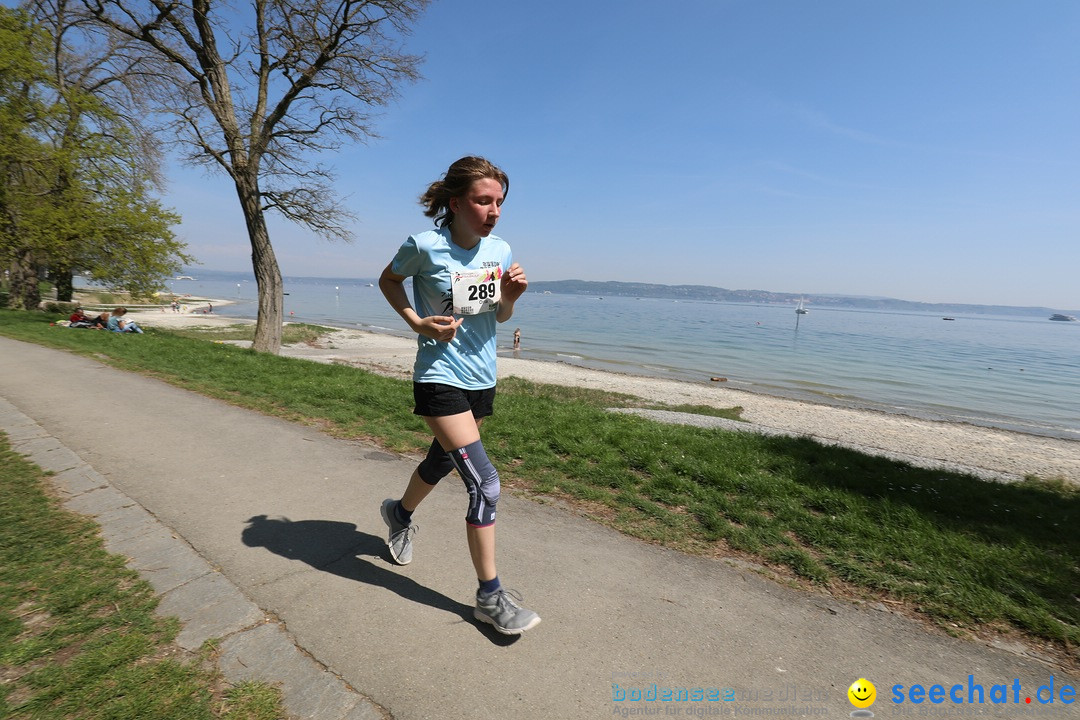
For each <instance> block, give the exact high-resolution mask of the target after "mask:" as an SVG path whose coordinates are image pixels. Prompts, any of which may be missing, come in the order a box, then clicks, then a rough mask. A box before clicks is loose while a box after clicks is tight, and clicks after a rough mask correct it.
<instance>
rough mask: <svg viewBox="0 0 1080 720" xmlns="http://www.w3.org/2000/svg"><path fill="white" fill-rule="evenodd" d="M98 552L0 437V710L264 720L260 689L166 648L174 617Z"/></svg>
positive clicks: (267, 704)
mask: <svg viewBox="0 0 1080 720" xmlns="http://www.w3.org/2000/svg"><path fill="white" fill-rule="evenodd" d="M156 605H157V600H156V599H155V597H154V593H153V590H152V589H151V588H150V586H149V585H148V584H147V583H146V582H145V581H143V580H141V579H140V578H139V576H138V574H137V573H135V572H134V571H132V570H129V569H127V568H126V567H125V565H124V560H123V558H121V557H118V556H116V555H111V554H109V553H108V552H106V551H105V549H104V548H103V547H102V543H101V540H100V538H99V537H98V535H97V526H96V525H95V524H94V523H93V522H92V521H90V520H88V519H86V518H82V517H80V516H78V515H75V514H73V513H69V512H66V511H64V510H62V509H60V508H59V507H58V505H57V503H56V501H55V500H54V499H52V498H51V497H50V496H49V494H48V493H47V492H46V482H45V474H44V473H43V472H42V471H41V469H40V468H38V467H37V466H36V465H33V464H31V463H29V462H27V461H26V460H24V459H23V458H22V457H21V456H19V455H17V454H16V453H14V452H12V451H11V447H10V445H9V444H8V441H7V437H6V436H5V435H3V434H2V433H0V717H4V718H12V719H13V720H14V719H22V718H26V719H30V718H33V719H34V720H52V719H54V718H55V719H56V720H61V719H63V718H73V717H78V718H81V719H83V720H106V719H118V718H125V719H126V718H138V719H139V720H188V719H190V720H202V719H203V718H206V719H213V718H224V719H227V720H271V719H273V718H280V717H283V716H284V713H283V712H282V710H281V707H280V694H279V693H278V691H277V690H275V689H273V688H270V687H268V686H266V685H254V686H252V685H238V686H236V687H233V688H229V689H227V690H225V689H223V683H222V680H221V678H220V677H219V676H218V675H217V673H216V672H215V671H214V670H213V669H212V668H211V665H210V664H209V663H208V659H209V658H210V656H211V655H212V648H208V649H207V650H206V651H205V652H204V653H201V654H195V655H189V654H185V653H184V652H183V651H182V650H181V649H180V648H178V647H176V646H175V645H173V644H172V640H173V639H174V638H175V635H176V632H177V630H178V623H177V621H176V620H175V619H171V618H170V619H165V618H161V617H158V616H156V615H155V614H154V608H155V606H156Z"/></svg>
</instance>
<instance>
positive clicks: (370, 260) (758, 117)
mask: <svg viewBox="0 0 1080 720" xmlns="http://www.w3.org/2000/svg"><path fill="white" fill-rule="evenodd" d="M1078 47H1080V3H1077V2H1075V0H1039V1H1038V2H1027V1H1023V0H1015V1H1014V0H1008V1H1006V0H970V1H969V0H933V1H928V0H903V1H894V0H874V1H869V0H843V1H841V0H817V1H815V2H804V1H802V0H787V1H779V0H730V1H727V2H724V1H721V0H684V1H683V2H679V3H658V2H656V0H649V1H647V2H646V1H643V0H604V1H590V0H544V1H543V2H536V1H535V0H528V1H525V0H522V1H520V2H506V1H505V0H501V1H488V0H441V1H437V2H435V3H433V4H432V6H431V7H430V8H429V10H428V11H427V13H426V14H425V15H424V17H423V18H422V20H421V21H420V22H419V24H418V25H417V26H416V28H415V32H414V33H413V35H412V36H411V37H410V38H409V40H408V44H407V48H408V49H409V50H410V51H412V52H421V53H425V54H426V60H425V62H424V65H423V67H422V73H423V74H424V76H425V77H424V79H423V80H422V81H421V82H419V83H417V84H415V85H411V86H407V87H404V88H402V97H401V98H400V100H399V101H398V102H396V103H395V104H394V105H393V106H392V107H390V108H388V109H387V110H386V111H385V112H384V113H383V114H382V115H381V117H380V118H379V119H378V121H377V125H376V128H377V130H378V132H379V133H380V134H381V136H382V137H381V138H380V139H375V140H372V141H371V142H370V143H369V144H367V145H361V146H355V147H348V148H344V149H343V150H342V151H340V152H338V153H337V154H336V155H335V156H332V157H326V158H324V160H325V161H327V162H329V163H330V164H331V165H333V166H334V167H335V168H336V171H337V173H338V182H337V188H338V189H339V190H340V191H341V193H342V194H343V195H345V196H347V198H348V200H347V204H348V205H349V207H350V208H351V209H352V210H353V211H354V212H355V213H356V215H357V216H358V218H359V221H358V222H357V223H356V225H355V226H354V228H353V229H354V231H355V233H356V240H355V241H354V242H353V243H350V244H342V243H330V242H327V241H324V240H321V239H319V238H316V237H314V236H312V235H310V234H309V233H307V232H305V231H304V230H302V229H300V228H298V227H295V226H292V225H289V224H287V223H285V222H283V221H280V220H278V221H274V222H272V225H271V232H272V235H271V238H272V242H273V244H274V247H275V249H276V251H277V254H278V259H279V262H280V265H281V268H282V272H283V274H285V275H311V276H327V277H372V276H375V275H377V274H378V272H379V271H380V270H381V269H382V268H383V266H385V264H386V263H387V261H388V260H389V258H390V257H391V256H392V255H393V253H394V251H395V249H396V248H397V246H398V245H399V244H400V243H401V241H402V240H404V238H405V237H406V236H407V235H409V234H410V233H413V232H417V231H419V230H423V229H426V228H428V227H430V221H429V220H428V219H427V218H424V217H423V216H422V215H421V212H420V208H419V206H418V205H417V204H416V198H417V196H418V195H419V194H420V192H421V191H422V190H423V189H424V188H425V187H426V186H427V184H428V183H429V182H430V181H432V180H434V179H436V178H437V177H438V176H439V175H440V174H441V173H442V172H443V171H444V170H445V168H446V166H447V165H448V164H449V163H450V162H452V161H453V160H454V159H456V158H458V157H460V156H462V155H466V154H480V155H484V156H486V157H488V158H489V159H491V160H493V161H495V162H496V163H498V164H499V165H501V166H502V167H503V168H504V169H505V170H506V171H507V172H508V173H509V175H510V178H511V190H510V194H509V196H508V198H507V201H506V204H505V206H504V213H503V218H502V220H501V222H500V226H499V228H498V229H497V230H496V233H497V234H499V235H500V236H502V237H503V238H505V239H506V240H508V241H509V242H510V243H511V245H512V246H513V248H514V252H515V259H517V260H518V261H519V262H521V263H522V265H523V266H524V267H525V268H526V270H527V272H528V274H529V277H530V278H531V279H533V280H560V279H569V278H579V279H588V280H624V281H640V282H656V283H665V284H679V283H693V284H705V285H717V286H721V287H727V288H732V289H763V290H775V291H780V292H792V293H806V294H815V293H840V294H856V295H884V296H890V297H896V298H902V299H908V300H921V301H927V302H963V303H981V304H1009V305H1044V306H1049V307H1054V308H1059V309H1077V308H1080V279H1078V274H1080V52H1078V51H1077V48H1078ZM170 177H171V183H170V185H169V187H168V190H167V193H166V197H165V199H166V203H167V204H169V205H171V206H172V207H174V208H176V209H177V210H178V211H179V212H181V213H182V215H183V217H184V221H183V224H182V226H181V227H180V228H179V234H180V236H181V237H182V238H184V239H185V240H186V241H187V243H188V244H189V249H190V250H191V251H192V252H193V254H194V255H196V257H198V258H199V260H200V261H201V263H202V265H203V267H206V268H209V269H216V270H246V269H248V268H250V249H249V245H248V242H247V238H246V235H245V233H244V226H243V222H242V219H241V216H240V211H239V207H238V205H237V202H236V199H235V195H234V193H233V190H232V188H231V185H230V183H229V182H228V180H227V179H225V178H224V177H222V176H206V175H204V174H203V173H202V171H199V170H193V169H187V168H182V167H180V166H179V165H176V166H173V167H171V168H170Z"/></svg>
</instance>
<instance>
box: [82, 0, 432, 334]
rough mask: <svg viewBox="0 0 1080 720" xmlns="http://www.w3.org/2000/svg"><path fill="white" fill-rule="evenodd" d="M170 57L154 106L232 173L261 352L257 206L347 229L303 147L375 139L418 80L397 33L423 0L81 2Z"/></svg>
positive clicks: (268, 283)
mask: <svg viewBox="0 0 1080 720" xmlns="http://www.w3.org/2000/svg"><path fill="white" fill-rule="evenodd" d="M81 1H82V3H83V5H84V6H85V7H86V9H87V11H88V12H89V13H90V14H91V15H92V16H93V17H94V18H95V20H96V21H97V22H99V23H101V24H102V25H103V26H104V27H107V28H110V29H111V30H112V31H114V32H118V33H120V34H122V35H123V36H126V37H127V38H130V39H132V40H135V41H137V45H138V46H139V47H141V48H142V49H143V50H145V51H148V52H152V53H154V54H155V55H156V56H157V57H160V58H162V59H164V60H165V61H166V62H167V65H168V68H169V71H167V72H161V73H160V74H159V75H158V76H157V77H156V82H157V85H156V86H157V88H158V90H157V95H156V97H155V99H156V102H157V105H158V107H159V108H160V109H163V110H167V111H168V112H169V113H171V117H172V123H171V124H172V126H173V129H175V130H176V131H177V132H178V136H179V137H180V138H181V139H182V140H183V141H184V142H186V143H187V146H186V147H187V148H188V149H189V151H190V152H189V153H188V156H187V157H188V159H189V160H191V161H193V162H196V163H203V164H208V165H210V166H212V167H217V168H220V169H221V170H223V171H224V172H225V173H227V174H228V176H229V177H230V178H231V179H232V181H233V184H234V185H235V187H236V194H237V197H238V198H239V200H240V207H241V210H242V212H243V214H244V220H245V223H246V224H247V231H248V238H249V240H250V242H251V259H252V267H253V269H254V271H255V278H256V280H257V281H258V288H259V313H258V322H257V324H256V328H255V344H254V347H255V349H257V350H262V351H266V352H272V353H276V352H278V350H279V349H280V347H281V325H282V320H283V317H282V308H283V304H282V283H281V271H280V269H279V267H278V264H277V258H276V257H275V255H274V249H273V247H272V245H271V243H270V236H269V233H268V231H267V227H266V219H265V213H266V211H267V210H276V211H278V212H280V213H281V214H282V215H284V216H285V217H286V218H288V219H290V220H292V221H294V222H297V223H300V224H302V225H304V226H307V227H308V228H310V229H311V230H313V231H314V232H315V233H317V234H319V235H321V236H324V237H327V238H332V239H333V238H338V239H348V238H349V237H350V233H349V231H348V228H347V223H348V220H349V219H350V218H351V215H350V214H349V212H348V210H347V209H346V208H345V207H344V206H343V205H342V204H341V201H340V198H339V196H338V195H337V194H336V193H335V192H334V191H333V189H332V187H331V180H332V175H331V173H330V171H329V170H328V169H327V168H326V167H325V166H323V165H321V164H319V163H317V162H313V161H309V160H308V158H309V157H311V156H313V155H317V154H318V153H319V152H321V151H325V150H331V149H335V148H337V147H340V145H341V144H342V143H343V142H345V141H361V142H362V141H364V140H366V139H368V138H370V137H372V136H374V130H373V126H372V124H371V123H372V119H373V112H375V109H376V108H379V107H382V106H385V105H386V104H387V103H388V102H389V101H390V100H392V99H393V98H394V97H396V94H397V88H398V86H399V85H401V84H402V83H403V82H410V81H413V80H415V79H416V78H417V77H418V72H417V67H418V66H419V63H420V58H419V57H418V56H416V55H410V54H407V53H405V52H404V51H403V49H402V45H401V40H402V38H403V37H404V36H405V35H407V34H408V32H409V30H410V28H411V25H412V23H413V22H414V21H415V20H416V19H417V18H418V17H419V15H420V13H421V12H422V11H423V10H424V8H425V7H426V6H427V4H428V0H249V3H250V4H249V5H244V6H241V5H238V4H229V3H223V2H216V3H215V2H214V1H213V0H184V1H181V0H81Z"/></svg>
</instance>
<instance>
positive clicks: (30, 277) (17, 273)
mask: <svg viewBox="0 0 1080 720" xmlns="http://www.w3.org/2000/svg"><path fill="white" fill-rule="evenodd" d="M37 270H38V269H37V264H36V263H35V262H34V254H33V253H32V252H31V251H29V250H26V249H23V250H19V251H17V252H16V253H15V258H14V259H13V260H12V261H11V269H10V271H11V293H10V295H9V302H10V304H11V307H12V308H14V309H16V310H37V309H38V306H39V305H40V304H41V289H40V288H39V287H38V274H37Z"/></svg>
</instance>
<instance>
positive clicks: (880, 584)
mask: <svg viewBox="0 0 1080 720" xmlns="http://www.w3.org/2000/svg"><path fill="white" fill-rule="evenodd" d="M0 333H3V334H6V335H9V336H11V337H16V338H20V339H25V340H30V341H33V342H38V343H42V344H47V345H51V346H54V347H63V348H67V349H70V350H73V351H75V352H81V353H87V354H91V355H93V356H95V357H98V358H100V359H102V360H104V361H107V362H110V363H112V364H114V365H116V366H118V367H121V368H125V369H129V370H134V371H139V372H144V373H149V374H153V375H156V376H158V377H160V378H162V379H165V380H167V381H169V382H172V383H175V384H178V385H181V386H183V387H187V388H190V389H193V390H196V391H198V392H201V393H205V394H208V395H212V396H215V397H220V398H224V399H227V400H229V401H230V402H234V403H236V404H239V405H243V406H246V407H250V408H254V409H257V410H260V411H263V412H269V413H274V414H278V415H281V416H284V417H288V418H291V419H294V420H297V421H301V422H305V423H310V424H315V425H318V426H320V427H322V428H324V429H325V430H327V431H328V432H331V433H333V434H336V435H340V436H346V437H358V438H366V439H371V440H374V441H377V442H379V443H380V444H382V445H383V446H385V447H387V448H389V449H391V450H395V451H399V452H417V451H422V450H424V449H426V447H427V445H428V443H429V442H430V437H429V436H428V435H427V433H426V429H425V427H424V425H423V423H422V421H421V420H420V419H419V418H416V417H415V416H413V415H412V414H411V412H410V408H411V388H410V387H409V384H408V383H407V382H403V381H400V380H395V379H391V378H385V377H381V376H378V375H374V374H371V373H367V372H365V371H362V370H357V369H354V368H348V367H341V366H332V365H320V364H316V363H310V362H305V361H299V360H292V359H289V358H282V357H277V356H269V355H263V354H259V353H254V352H252V351H249V350H241V349H238V348H236V347H233V346H229V345H222V344H217V343H212V342H205V341H199V340H194V339H190V338H182V337H179V336H177V335H175V334H172V333H169V332H166V331H158V332H154V331H150V332H148V333H147V334H146V335H145V336H125V335H115V334H109V333H94V332H79V331H71V330H67V329H63V328H56V327H50V326H49V325H48V323H47V321H46V322H42V318H41V317H40V316H33V315H23V314H18V313H11V312H7V313H3V314H0ZM499 388H500V389H499V400H498V412H497V414H496V415H495V417H493V418H491V419H490V420H489V421H488V422H487V423H485V425H484V435H485V445H486V446H487V447H488V451H489V453H490V454H491V455H492V457H493V459H494V460H495V461H496V464H497V465H498V466H499V467H500V473H501V474H502V476H503V481H504V485H507V486H511V487H514V488H516V489H518V490H520V491H522V492H524V493H528V494H533V495H554V496H559V497H564V498H568V499H570V500H572V501H574V502H577V503H579V504H580V505H581V506H582V507H586V508H588V509H589V510H590V511H591V512H592V514H593V516H594V517H596V518H597V519H598V520H600V521H602V522H605V523H608V524H610V525H612V526H615V527H617V528H619V529H620V530H622V531H624V532H626V533H628V534H631V535H634V536H636V537H639V538H643V539H646V540H649V541H652V542H658V543H663V544H666V545H669V546H672V547H676V548H679V549H682V550H686V551H691V552H698V553H706V554H715V555H724V554H732V553H734V554H739V555H741V556H743V557H746V558H749V559H752V560H753V561H755V562H757V563H760V564H762V565H764V566H766V567H768V568H772V569H774V570H775V571H777V572H779V573H781V574H782V575H783V576H785V577H789V578H792V579H793V580H795V581H797V582H800V583H803V584H806V585H812V586H816V587H819V588H824V589H827V590H829V591H832V592H835V593H840V594H844V595H848V596H851V595H854V596H856V597H864V598H887V599H890V600H892V601H895V602H897V603H900V604H902V605H903V607H906V608H909V609H911V610H913V611H915V612H917V613H919V614H920V615H921V616H923V617H926V618H929V619H931V620H933V621H934V622H936V623H938V624H940V625H941V626H942V627H945V628H947V629H949V630H950V631H951V632H957V633H962V632H963V631H965V630H970V631H975V632H978V631H982V630H988V629H989V630H995V631H1005V632H1016V631H1019V632H1021V633H1023V634H1026V635H1027V636H1029V637H1030V638H1035V639H1042V640H1045V641H1047V642H1049V643H1052V644H1053V646H1055V647H1056V648H1057V649H1058V650H1064V651H1065V653H1066V654H1068V656H1069V657H1071V658H1072V659H1073V661H1074V662H1075V661H1076V658H1077V656H1076V651H1075V648H1076V647H1077V646H1078V645H1080V603H1078V602H1077V595H1076V588H1078V587H1080V567H1078V565H1077V561H1076V559H1077V558H1078V557H1080V536H1078V535H1077V533H1076V532H1075V531H1074V530H1070V529H1069V528H1075V523H1076V520H1077V515H1078V512H1077V511H1078V509H1080V492H1078V491H1077V489H1076V488H1074V487H1072V486H1069V485H1067V484H1065V483H1062V482H1051V481H1041V480H1038V479H1034V478H1033V479H1030V480H1029V481H1028V482H1026V483H1023V484H1018V485H1002V484H996V483H989V482H984V481H981V480H978V479H977V478H973V477H970V476H966V475H960V474H955V473H948V472H944V471H938V470H925V469H920V468H915V467H912V466H910V465H907V464H904V463H899V462H895V461H892V460H887V459H883V458H877V457H872V456H868V455H863V454H861V453H858V452H855V451H851V450H847V449H843V448H836V447H827V446H823V445H821V444H818V443H816V442H814V441H812V440H809V439H805V438H778V437H764V436H759V435H754V434H746V433H734V432H725V431H720V430H707V429H701V428H693V427H683V426H673V425H664V424H661V423H656V422H652V421H649V420H646V419H643V418H638V417H633V416H627V415H621V414H615V413H609V412H607V411H606V410H605V408H607V407H611V406H613V405H623V406H630V405H634V404H638V405H640V404H641V402H640V401H637V400H635V399H630V398H627V397H625V396H619V395H614V394H610V393H603V392H596V391H589V390H584V389H580V388H565V387H560V386H553V385H540V384H535V383H528V382H525V381H521V380H517V379H510V380H508V381H505V382H501V383H500V386H499Z"/></svg>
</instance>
